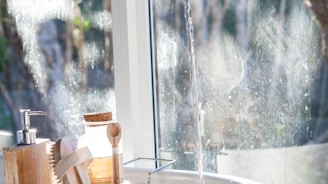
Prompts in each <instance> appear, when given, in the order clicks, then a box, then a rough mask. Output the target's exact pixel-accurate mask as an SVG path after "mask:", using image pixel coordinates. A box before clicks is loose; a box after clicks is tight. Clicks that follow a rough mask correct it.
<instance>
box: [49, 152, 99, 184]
mask: <svg viewBox="0 0 328 184" xmlns="http://www.w3.org/2000/svg"><path fill="white" fill-rule="evenodd" d="M92 159H93V157H92V154H91V152H90V150H89V148H88V147H84V148H81V149H78V150H76V151H74V152H73V153H71V154H70V155H68V156H67V157H65V158H63V159H62V160H60V161H59V162H58V163H57V165H56V168H55V172H56V174H57V176H58V177H59V178H60V179H62V178H63V176H64V175H65V174H66V172H67V171H68V170H70V169H71V168H72V167H74V166H77V165H79V164H82V163H84V162H87V161H89V162H88V163H89V164H90V163H91V160H92ZM89 164H86V165H87V166H88V165H89ZM87 166H86V168H87ZM78 171H80V170H78ZM86 171H87V170H86ZM80 172H82V171H80ZM79 174H80V179H81V180H84V181H82V183H89V181H85V180H88V176H87V175H86V176H84V175H82V176H81V173H79ZM86 174H87V173H86Z"/></svg>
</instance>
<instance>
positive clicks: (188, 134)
mask: <svg viewBox="0 0 328 184" xmlns="http://www.w3.org/2000/svg"><path fill="white" fill-rule="evenodd" d="M152 11H153V15H152V16H153V22H152V23H153V25H152V26H153V32H154V36H153V40H154V42H155V52H154V56H155V57H154V61H155V64H154V65H155V69H156V70H155V74H154V76H155V77H156V80H155V85H154V86H156V89H155V91H156V96H157V98H156V104H157V107H158V116H157V117H158V118H157V123H158V130H157V131H158V138H159V139H158V142H159V145H158V147H159V149H158V150H159V155H160V157H161V158H174V159H177V163H176V164H175V168H176V169H183V170H196V171H201V172H212V173H221V174H229V175H235V176H241V177H245V178H249V179H253V180H255V181H260V182H263V183H300V180H302V181H304V183H313V182H314V181H315V182H314V183H318V182H324V181H327V178H326V176H325V171H324V170H325V168H326V166H324V164H323V162H322V161H323V159H324V157H323V156H324V154H323V153H324V149H325V147H327V145H326V144H323V143H325V142H326V141H327V140H328V139H327V136H326V135H327V134H326V133H327V126H326V125H325V124H326V122H325V119H326V114H327V113H326V112H327V111H326V110H325V109H326V108H325V106H326V105H325V99H326V96H327V93H326V92H325V90H324V89H326V88H325V86H324V85H325V82H323V81H325V80H327V79H326V78H325V75H326V73H325V72H324V71H323V70H325V69H322V68H323V66H322V62H323V61H322V56H321V48H320V47H321V46H320V32H319V30H318V27H317V24H316V22H315V21H314V19H313V17H312V15H311V12H310V10H309V9H308V8H307V7H306V6H305V4H304V2H303V1H247V0H238V1H230V0H225V1H206V0H198V1H191V0H181V1H165V0H153V1H152ZM319 143H320V144H319Z"/></svg>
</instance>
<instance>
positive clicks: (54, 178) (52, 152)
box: [47, 142, 62, 184]
mask: <svg viewBox="0 0 328 184" xmlns="http://www.w3.org/2000/svg"><path fill="white" fill-rule="evenodd" d="M47 154H48V157H49V162H48V165H49V170H50V172H51V178H52V183H53V184H62V182H61V181H60V179H59V178H58V176H57V175H56V173H55V167H56V160H55V143H54V142H49V143H48V144H47Z"/></svg>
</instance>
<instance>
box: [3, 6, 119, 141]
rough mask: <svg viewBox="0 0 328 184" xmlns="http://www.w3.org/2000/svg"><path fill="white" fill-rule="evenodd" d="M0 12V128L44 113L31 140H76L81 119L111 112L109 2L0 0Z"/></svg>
mask: <svg viewBox="0 0 328 184" xmlns="http://www.w3.org/2000/svg"><path fill="white" fill-rule="evenodd" d="M6 4H8V6H5V5H6ZM2 10H4V11H2ZM1 13H2V14H1V17H0V19H1V20H2V21H1V30H2V31H0V39H1V43H3V44H2V45H1V46H0V52H1V53H5V55H4V56H3V57H4V58H1V59H0V60H1V62H2V63H1V66H3V67H2V68H1V69H2V70H1V83H0V84H1V85H2V86H1V87H4V89H5V90H1V91H2V92H3V93H2V96H1V98H2V99H1V100H2V101H3V102H4V103H2V105H1V112H0V116H1V118H2V120H4V121H0V129H8V130H14V131H15V130H17V129H18V128H19V116H18V115H19V114H18V113H19V112H18V110H19V109H20V108H28V109H31V110H42V111H46V112H48V116H47V117H32V118H31V126H32V127H37V129H38V135H37V136H38V137H46V138H51V139H52V140H56V139H58V138H60V137H69V138H71V139H72V140H77V139H78V138H79V136H80V135H81V134H83V132H84V125H83V114H84V113H90V112H100V111H115V109H114V108H115V93H114V66H113V52H112V50H113V49H112V29H111V26H112V25H111V3H110V0H99V1H93V0H83V1H70V0H56V1H43V0H36V1H33V3H31V2H30V1H26V2H25V1H14V0H7V2H6V0H5V1H2V2H1ZM4 43H6V44H4ZM0 55H1V54H0ZM1 56H2V55H1ZM2 59H3V60H2ZM6 94H8V96H6ZM113 114H114V115H115V113H113ZM11 122H14V123H11ZM9 124H11V125H12V126H11V127H8V126H9ZM14 131H13V133H14V134H15V132H14ZM1 140H2V139H1Z"/></svg>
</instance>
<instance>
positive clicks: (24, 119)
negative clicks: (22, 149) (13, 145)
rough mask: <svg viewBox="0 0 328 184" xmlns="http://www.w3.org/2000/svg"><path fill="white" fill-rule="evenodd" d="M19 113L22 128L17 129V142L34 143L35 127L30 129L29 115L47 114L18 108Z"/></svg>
mask: <svg viewBox="0 0 328 184" xmlns="http://www.w3.org/2000/svg"><path fill="white" fill-rule="evenodd" d="M19 115H20V124H21V128H22V129H21V130H18V131H17V134H16V135H17V144H35V143H36V129H30V124H31V122H30V116H34V115H47V113H46V112H43V111H31V110H30V109H20V110H19Z"/></svg>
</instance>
